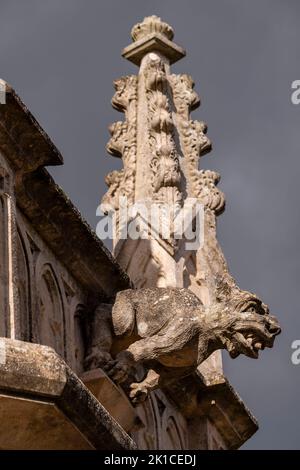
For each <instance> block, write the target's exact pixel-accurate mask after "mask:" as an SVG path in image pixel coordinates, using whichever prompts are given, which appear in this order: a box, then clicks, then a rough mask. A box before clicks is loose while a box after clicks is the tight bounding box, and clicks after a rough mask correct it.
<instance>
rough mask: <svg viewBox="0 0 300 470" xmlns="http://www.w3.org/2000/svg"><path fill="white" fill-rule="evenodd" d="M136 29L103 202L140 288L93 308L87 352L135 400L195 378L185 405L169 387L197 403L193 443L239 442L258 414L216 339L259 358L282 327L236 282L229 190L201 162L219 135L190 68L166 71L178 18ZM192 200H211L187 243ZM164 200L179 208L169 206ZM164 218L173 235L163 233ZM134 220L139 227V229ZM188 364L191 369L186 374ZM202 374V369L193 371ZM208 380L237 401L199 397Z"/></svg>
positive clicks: (119, 86) (116, 100)
mask: <svg viewBox="0 0 300 470" xmlns="http://www.w3.org/2000/svg"><path fill="white" fill-rule="evenodd" d="M132 38H133V41H134V42H133V44H132V45H130V46H128V47H127V48H126V49H125V50H124V51H123V56H124V57H125V58H127V59H128V60H130V61H132V62H134V63H135V64H136V65H138V66H139V72H138V75H137V76H136V77H135V76H130V77H123V78H121V79H120V80H118V81H117V82H116V83H115V87H116V94H115V96H114V97H113V100H112V103H113V106H114V107H116V109H118V110H119V111H122V112H124V113H125V121H124V122H117V123H115V124H113V125H112V126H111V127H110V132H111V139H110V141H109V143H108V151H109V153H111V154H112V155H114V156H117V157H121V158H122V161H123V169H122V170H119V171H118V172H113V173H111V174H109V175H108V178H107V183H108V186H109V190H108V192H107V193H106V195H105V196H104V198H103V207H104V208H105V210H106V211H107V212H109V211H113V212H114V215H115V220H117V226H116V236H115V239H114V248H113V249H114V254H115V256H116V258H117V260H118V261H119V262H120V264H121V265H122V267H123V268H124V269H125V270H126V271H127V273H128V274H129V276H130V278H131V279H132V281H133V284H134V287H135V288H136V289H137V291H135V292H134V291H123V292H121V293H119V294H118V296H117V298H116V302H115V304H114V306H113V308H112V315H111V319H110V317H109V315H108V316H107V313H108V314H109V308H107V309H106V313H105V314H104V313H103V311H104V310H105V309H104V308H102V307H101V306H100V307H99V309H100V310H98V309H96V311H95V314H94V323H93V327H92V334H91V336H90V347H89V351H88V357H87V364H88V365H89V367H96V366H97V365H99V366H100V365H101V366H102V367H104V368H105V370H106V372H107V373H108V374H110V376H111V377H112V378H113V379H114V380H115V381H116V382H119V383H124V384H125V385H124V387H125V388H126V387H127V391H129V393H130V395H131V398H132V399H133V401H135V402H138V401H139V400H142V399H145V398H146V397H147V396H148V395H149V391H150V390H154V389H155V388H157V387H159V388H162V389H163V390H164V391H165V393H169V392H167V390H168V388H169V387H170V386H171V385H172V384H173V385H174V383H177V382H178V381H179V383H180V384H182V383H184V380H186V381H187V382H188V383H189V381H190V380H192V381H193V383H194V389H195V392H194V394H193V397H192V399H191V400H190V402H189V406H187V407H185V406H181V405H180V403H178V400H176V392H175V393H174V394H173V395H174V396H173V397H172V399H173V400H174V401H175V402H176V403H177V406H178V407H179V408H180V409H181V410H182V412H183V413H184V416H185V417H188V416H189V415H188V413H189V411H188V410H189V409H191V408H193V409H194V408H195V409H196V408H197V409H198V408H199V410H198V411H199V413H200V415H199V419H198V421H197V422H198V424H196V422H193V423H192V424H190V427H191V429H194V432H195V429H196V428H197V426H198V429H199V432H200V433H202V434H203V435H202V436H201V439H200V440H199V441H198V444H197V443H196V441H193V442H192V441H190V444H189V445H192V446H195V447H197V446H199V447H201V446H202V447H203V448H237V447H238V446H239V445H241V444H242V443H243V442H244V441H245V440H246V439H247V438H248V437H249V436H251V435H252V434H253V432H255V430H256V423H255V420H254V419H253V417H252V416H251V414H250V413H249V412H248V411H247V409H246V408H243V405H242V403H241V402H240V399H239V397H238V396H237V395H236V394H234V393H232V390H231V387H230V385H229V384H228V382H227V381H226V380H225V378H224V376H223V369H222V360H221V354H220V351H219V350H220V349H227V350H228V351H229V353H230V355H231V357H232V358H234V357H236V356H237V355H238V354H241V353H242V354H246V355H248V356H249V357H253V358H256V357H258V352H259V350H260V349H263V348H264V347H265V346H269V347H271V346H272V344H273V340H274V337H275V336H276V335H277V334H279V332H280V328H279V325H278V323H277V320H276V319H275V318H274V317H271V316H270V315H269V314H268V313H269V312H268V307H267V306H266V305H265V304H263V303H262V301H261V300H260V299H258V298H257V297H256V296H255V295H254V294H251V293H249V292H246V291H242V290H241V289H239V287H238V286H237V284H236V282H235V280H234V279H233V278H232V276H231V274H230V272H229V270H228V266H227V263H226V260H225V257H224V255H223V252H222V249H221V247H220V245H219V243H218V240H217V235H216V217H217V216H218V215H220V214H221V213H222V212H223V211H224V209H225V196H224V194H223V193H222V191H221V190H220V189H219V188H218V187H217V185H218V183H219V180H220V175H219V174H218V173H217V172H215V171H212V170H203V169H200V168H199V164H200V159H201V157H202V156H204V155H205V154H207V153H208V152H210V150H211V148H212V144H211V141H210V139H209V138H208V137H207V135H206V133H207V126H206V124H205V123H204V122H202V121H195V120H192V119H191V118H190V113H191V111H192V110H194V109H195V108H196V107H197V106H199V104H200V99H199V97H198V95H197V94H196V92H195V91H194V82H193V80H192V78H191V77H190V76H189V75H186V74H179V75H177V74H172V73H171V71H170V64H172V62H174V61H175V60H177V59H178V58H180V55H183V51H181V52H180V51H179V50H178V49H176V47H177V46H175V45H174V43H173V42H172V39H173V30H172V28H171V27H170V26H169V25H167V24H166V23H164V22H163V21H161V20H160V18H157V17H153V16H152V17H148V18H145V19H144V20H143V21H142V22H141V23H138V24H137V25H135V26H134V27H133V29H132ZM120 197H122V198H124V197H126V198H127V207H128V209H129V210H130V208H131V207H132V206H134V209H135V215H133V216H132V218H131V219H130V218H129V220H127V221H126V225H125V228H128V227H130V225H132V224H133V222H134V226H135V228H136V230H135V233H134V236H132V237H130V235H128V237H127V239H124V237H123V236H121V233H122V234H123V233H124V230H122V231H121V230H118V229H119V228H120V227H121V228H122V229H124V226H122V208H123V200H122V203H121V202H120ZM191 201H193V203H195V204H197V207H199V205H201V207H202V209H203V212H202V219H201V227H199V225H196V223H197V219H196V216H194V215H193V220H192V221H191V226H197V230H198V238H201V240H198V244H195V245H194V247H193V248H187V245H186V241H187V240H186V238H185V235H183V236H182V237H181V239H180V240H178V237H176V230H175V229H174V227H175V224H176V214H177V215H178V214H182V213H183V212H184V209H185V208H186V207H190V206H189V204H191ZM195 201H196V202H195ZM141 205H142V206H143V208H145V207H146V209H149V208H151V209H153V208H154V207H155V209H156V210H158V211H160V219H159V221H160V222H161V227H159V228H158V229H157V226H155V224H154V223H153V221H152V220H151V217H148V216H145V215H144V213H143V211H142V210H141V209H138V207H139V206H141ZM165 207H167V208H172V211H173V212H171V210H169V212H168V215H165V214H166V210H165ZM170 213H171V216H170ZM166 226H168V228H169V229H170V230H169V235H168V236H165V235H164V233H163V228H162V227H166ZM138 231H139V232H140V233H142V234H143V235H142V236H140V237H138V236H136V233H137V232H138ZM199 234H200V237H199ZM195 238H197V234H196V235H195ZM192 293H193V294H192ZM100 311H101V312H102V313H101V318H102V325H103V320H104V318H105V319H106V326H105V328H104V330H101V322H100V321H99V320H97V316H99V318H100ZM109 327H110V328H111V331H112V333H113V334H112V335H111V334H110V333H109ZM101 331H102V333H101ZM97 332H98V333H97ZM108 338H109V339H108ZM108 354H110V355H111V356H112V358H110V357H109V355H108ZM141 363H142V364H143V366H144V376H143V377H141V376H142V373H141V374H140V377H139V379H137V378H136V374H137V373H136V371H135V369H136V365H137V364H139V365H140V364H141ZM196 369H197V373H198V375H195V370H196ZM146 372H147V373H146ZM182 376H187V377H186V378H185V379H182V380H179V379H180V378H182ZM199 376H201V377H202V381H200V380H196V381H195V380H194V379H192V378H193V377H194V378H195V377H199ZM201 384H202V385H201ZM221 384H222V387H221ZM128 385H129V390H128ZM130 387H131V388H130ZM212 387H215V389H214V390H216V388H217V387H220V390H222V391H221V395H222V394H223V395H224V396H226V397H228V396H229V395H230V400H231V403H232V410H233V409H234V412H229V414H228V416H226V411H224V410H225V408H224V404H222V406H221V407H220V406H219V399H218V402H216V403H218V404H217V405H216V406H213V407H210V406H208V407H206V406H204V401H203V402H202V404H200V402H199V400H198V398H197V393H198V392H197V390H198V391H199V389H200V388H201V393H203V396H206V391H207V393H210V392H209V390H211V388H212ZM171 388H172V387H171ZM175 389H176V387H175ZM173 390H174V389H173ZM178 393H179V392H178ZM179 396H181V395H180V393H179ZM207 396H208V395H207ZM150 397H152V395H151V394H150ZM150 400H151V398H150ZM213 400H214V399H212V401H213ZM183 402H184V403H185V400H183ZM203 409H205V412H204V414H202V415H201V412H202V411H203ZM216 410H218V411H216ZM220 410H221V411H220ZM235 413H236V415H235ZM219 416H223V418H222V417H221V418H219ZM226 420H229V427H227V428H226V426H225V427H224V423H225V422H226ZM240 420H241V422H242V423H243V424H242V425H240V423H239V421H240ZM231 428H232V429H233V431H232V429H231ZM242 428H243V429H242ZM187 429H189V423H188V424H187ZM241 429H242V430H241ZM187 432H189V431H187ZM213 435H214V436H213ZM149 445H150V444H149Z"/></svg>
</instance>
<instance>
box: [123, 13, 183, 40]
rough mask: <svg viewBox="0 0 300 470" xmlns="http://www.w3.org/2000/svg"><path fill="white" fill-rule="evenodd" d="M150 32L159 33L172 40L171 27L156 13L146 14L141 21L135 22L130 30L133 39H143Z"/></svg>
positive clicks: (172, 32)
mask: <svg viewBox="0 0 300 470" xmlns="http://www.w3.org/2000/svg"><path fill="white" fill-rule="evenodd" d="M152 33H159V34H162V35H163V36H165V37H166V38H167V39H169V40H170V41H172V39H173V37H174V31H173V28H171V26H170V25H168V24H167V23H165V22H164V21H162V20H161V18H159V17H158V16H156V15H152V16H147V17H146V18H144V20H143V21H142V22H141V23H137V24H136V25H134V27H133V28H132V30H131V37H132V39H133V40H134V41H138V40H139V39H143V38H144V37H146V36H148V35H149V34H152Z"/></svg>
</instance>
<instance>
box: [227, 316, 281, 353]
mask: <svg viewBox="0 0 300 470" xmlns="http://www.w3.org/2000/svg"><path fill="white" fill-rule="evenodd" d="M247 317H248V318H247V319H245V321H242V322H241V324H239V322H238V324H237V325H236V326H235V332H234V333H233V335H232V336H231V338H228V340H227V344H226V347H227V350H228V352H229V354H230V356H231V357H232V358H235V357H237V356H239V354H245V355H246V356H248V357H251V358H253V359H257V358H258V355H259V351H261V350H263V349H265V348H266V347H267V348H272V347H273V343H274V339H275V336H277V335H279V333H280V332H281V329H280V327H279V324H278V322H277V320H276V318H275V317H273V316H271V315H257V314H254V315H253V314H248V315H247Z"/></svg>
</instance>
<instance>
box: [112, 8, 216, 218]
mask: <svg viewBox="0 0 300 470" xmlns="http://www.w3.org/2000/svg"><path fill="white" fill-rule="evenodd" d="M131 35H132V38H133V41H134V42H133V43H132V44H130V45H129V46H128V47H126V48H125V49H124V50H123V53H122V55H123V57H125V58H126V59H128V60H130V61H132V62H133V63H134V64H136V65H138V66H139V73H138V76H135V75H131V76H126V77H122V78H120V79H119V80H116V81H115V83H114V85H115V89H116V93H115V95H114V97H113V99H112V105H113V107H114V108H116V109H117V110H119V111H122V112H124V113H125V121H118V122H115V123H114V124H112V125H111V126H110V133H111V139H110V141H109V142H108V145H107V150H108V152H109V153H110V154H111V155H114V156H117V157H121V158H122V160H123V169H122V170H121V171H114V172H112V173H110V174H109V175H107V178H106V183H107V184H108V186H109V190H108V192H107V194H106V195H105V196H104V198H103V205H104V207H105V206H106V207H111V208H113V210H116V211H118V210H119V205H120V199H121V198H122V197H123V198H126V199H127V203H129V204H133V203H137V202H141V201H142V202H145V203H150V202H151V203H152V204H153V203H158V204H168V205H173V206H174V207H182V206H183V205H184V203H185V201H186V200H187V198H196V199H197V200H198V201H199V202H201V203H203V204H204V205H205V206H206V207H209V208H210V209H211V210H212V211H214V212H215V213H216V214H219V213H220V212H222V210H223V208H224V197H223V194H222V193H221V192H220V191H219V190H218V189H217V188H216V184H217V183H218V181H219V178H220V177H219V175H218V174H217V173H215V172H213V171H203V170H199V159H200V157H201V156H202V155H204V154H205V153H208V152H209V151H210V150H211V143H210V140H209V139H208V137H207V136H206V130H207V128H206V125H205V123H203V122H199V121H193V120H190V117H189V116H190V112H191V111H192V110H193V109H195V108H197V107H198V106H199V104H200V100H199V97H198V95H197V94H196V92H195V91H194V82H193V80H192V78H191V77H190V76H189V75H186V74H180V75H175V74H172V73H171V72H170V64H172V63H174V62H175V61H177V60H179V59H181V58H182V57H184V56H185V51H184V49H182V48H181V47H180V46H178V45H176V44H175V43H174V42H173V41H172V39H173V36H174V33H173V29H172V28H171V26H169V25H168V24H167V23H165V22H163V21H162V20H161V19H160V18H158V17H157V16H150V17H148V18H145V19H144V20H143V22H141V23H138V24H136V25H135V26H134V27H133V28H132V31H131Z"/></svg>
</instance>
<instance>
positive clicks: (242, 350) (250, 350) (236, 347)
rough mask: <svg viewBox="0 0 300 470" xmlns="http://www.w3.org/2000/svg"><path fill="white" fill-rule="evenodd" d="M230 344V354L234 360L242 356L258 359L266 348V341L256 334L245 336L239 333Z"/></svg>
mask: <svg viewBox="0 0 300 470" xmlns="http://www.w3.org/2000/svg"><path fill="white" fill-rule="evenodd" d="M228 343H229V344H228V346H227V347H228V352H229V354H230V356H231V357H232V358H233V359H234V358H235V357H237V356H239V355H240V354H245V355H246V356H248V357H252V358H253V359H257V358H258V355H259V351H260V350H263V349H265V347H266V343H265V341H264V339H263V338H262V337H260V336H258V335H257V334H254V333H249V334H247V335H245V336H244V335H243V333H239V332H237V333H235V334H234V336H233V338H232V339H231V340H229V341H228Z"/></svg>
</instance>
